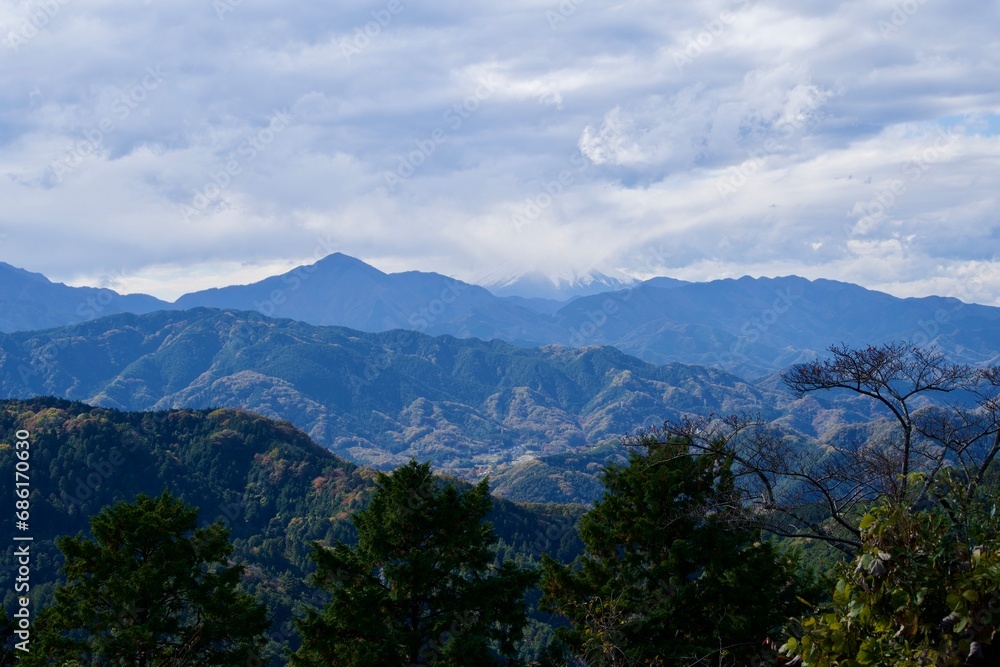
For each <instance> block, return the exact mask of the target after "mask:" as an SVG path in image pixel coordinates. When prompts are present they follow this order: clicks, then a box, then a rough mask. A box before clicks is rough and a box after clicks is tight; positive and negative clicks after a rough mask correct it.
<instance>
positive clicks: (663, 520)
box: [542, 430, 809, 666]
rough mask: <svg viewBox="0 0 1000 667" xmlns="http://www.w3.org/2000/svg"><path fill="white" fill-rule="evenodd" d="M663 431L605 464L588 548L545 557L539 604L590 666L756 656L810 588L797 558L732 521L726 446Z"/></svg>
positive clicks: (734, 499)
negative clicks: (568, 558) (564, 625)
mask: <svg viewBox="0 0 1000 667" xmlns="http://www.w3.org/2000/svg"><path fill="white" fill-rule="evenodd" d="M659 436H660V433H659V432H658V431H657V430H648V431H645V432H643V433H641V434H639V435H637V436H634V437H632V438H629V439H627V440H626V444H628V445H630V446H631V447H632V450H631V451H630V455H629V461H628V465H616V464H614V463H611V464H609V465H608V466H607V467H606V468H605V471H604V484H605V488H606V491H605V495H604V497H603V498H601V500H599V501H598V502H597V503H596V504H595V506H594V508H593V509H592V510H591V511H590V512H588V513H587V514H585V515H584V517H583V519H582V521H581V528H580V533H581V537H582V539H583V541H584V544H585V546H586V553H585V554H584V556H583V557H582V558H581V559H579V561H578V562H577V563H575V564H574V565H572V566H570V567H564V566H562V565H560V564H559V563H557V562H556V561H554V560H552V559H550V558H547V559H545V561H544V563H543V579H542V590H543V599H542V601H543V604H544V605H545V606H546V607H547V608H549V609H551V610H553V611H556V612H558V613H560V614H562V615H563V616H566V617H567V618H568V619H569V621H570V623H571V627H570V628H568V629H564V630H562V633H561V634H562V638H563V639H564V641H565V642H566V643H567V645H568V646H569V648H570V649H571V650H572V651H573V653H574V654H575V655H577V656H580V657H582V658H583V659H584V661H585V662H586V664H588V665H595V666H596V665H661V666H662V665H697V664H701V665H709V664H711V665H722V664H730V665H733V664H740V665H742V664H749V663H748V662H747V661H748V660H750V659H751V657H752V656H754V655H756V654H758V652H759V650H760V649H761V644H762V642H763V641H764V640H765V639H767V638H768V636H769V634H773V632H774V631H775V630H776V629H777V628H779V627H780V626H781V624H782V621H783V620H785V619H787V618H788V617H789V616H791V615H793V614H794V613H797V612H796V610H798V609H800V608H801V603H799V601H798V600H797V599H796V597H795V596H796V593H802V594H805V595H808V594H809V593H808V592H807V591H806V590H803V589H800V588H799V587H800V586H804V587H805V588H809V586H808V585H807V581H806V580H805V579H800V578H799V576H798V575H797V571H796V566H795V563H794V559H793V558H791V557H788V556H784V555H782V554H780V553H779V552H778V551H776V550H775V548H774V547H773V546H772V545H771V544H770V543H767V542H762V541H760V540H759V539H758V538H757V537H756V536H755V535H754V534H753V533H752V531H750V530H748V529H747V528H746V527H745V526H744V525H743V524H741V523H739V522H737V523H735V524H733V523H730V518H731V517H733V516H734V512H735V515H739V514H741V513H740V512H737V511H736V510H737V509H738V508H737V507H736V506H737V505H739V503H740V502H741V499H740V496H739V494H738V491H737V489H736V487H735V479H734V476H733V474H732V471H731V469H730V465H731V458H730V457H729V456H728V455H727V454H726V452H725V451H724V450H723V444H724V443H719V446H718V447H717V448H716V449H714V450H712V451H711V452H708V453H705V454H699V453H698V452H697V451H692V449H691V447H690V444H691V443H690V441H687V440H684V439H672V440H669V441H666V442H664V441H662V440H661V439H660V437H659ZM797 589H799V590H797Z"/></svg>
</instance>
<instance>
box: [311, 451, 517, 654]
mask: <svg viewBox="0 0 1000 667" xmlns="http://www.w3.org/2000/svg"><path fill="white" fill-rule="evenodd" d="M492 505H493V501H492V498H491V497H490V494H489V485H488V482H487V481H485V480H484V481H483V482H480V483H479V484H478V485H476V486H475V487H473V488H471V489H469V490H467V491H465V492H463V493H460V492H459V491H458V489H457V488H456V486H455V485H454V484H443V483H441V482H439V481H438V480H435V478H434V475H433V474H432V472H431V468H430V465H429V464H417V463H416V462H412V461H411V462H410V463H409V464H408V465H405V466H402V467H400V468H398V469H396V470H395V471H394V472H393V473H392V475H386V474H383V473H380V474H379V476H378V479H377V481H376V491H375V494H374V496H373V497H372V500H371V503H370V504H369V505H368V507H366V508H365V509H364V510H361V511H359V512H357V513H356V514H355V515H354V517H353V523H354V525H355V527H356V528H357V532H358V541H357V544H356V545H354V546H353V547H349V546H347V545H345V544H337V545H335V546H333V547H325V546H322V545H319V544H314V553H313V558H314V559H315V561H316V564H317V570H316V574H315V578H314V582H315V583H316V585H318V586H320V587H322V588H324V589H325V590H327V591H328V592H329V593H330V594H331V596H332V599H331V601H330V603H329V604H327V605H326V607H324V608H323V609H322V610H319V611H317V610H308V611H307V613H306V616H305V618H303V619H302V620H301V621H300V622H299V624H298V625H299V630H300V632H301V634H302V647H301V648H300V650H299V651H298V652H296V653H295V655H294V656H293V657H292V664H294V665H299V666H302V665H310V666H311V665H324V666H325V665H333V666H335V667H347V666H350V667H393V666H394V665H399V666H403V665H414V666H415V665H432V664H433V665H442V666H454V667H457V666H459V665H477V666H478V665H483V666H488V665H503V664H514V660H513V656H514V655H515V652H516V643H517V642H518V640H519V639H520V637H521V634H522V631H523V627H524V625H525V622H526V613H525V606H524V600H523V599H524V595H525V591H526V589H527V588H529V587H530V586H531V585H533V584H534V582H535V581H536V579H537V577H536V574H535V573H533V572H530V571H526V570H523V569H521V568H519V567H518V566H516V565H514V564H513V563H511V562H505V563H503V564H501V565H499V566H495V565H494V564H493V563H494V553H493V548H492V547H493V545H494V543H495V541H496V538H495V536H494V533H493V529H492V526H491V525H490V524H489V523H487V522H486V521H485V518H486V516H487V514H488V513H489V512H490V510H491V508H492Z"/></svg>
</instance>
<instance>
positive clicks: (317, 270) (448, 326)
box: [172, 253, 556, 345]
mask: <svg viewBox="0 0 1000 667" xmlns="http://www.w3.org/2000/svg"><path fill="white" fill-rule="evenodd" d="M198 306H204V307H209V308H229V309H234V310H255V311H257V312H259V313H262V314H263V315H267V316H274V317H287V318H290V319H294V320H300V321H302V322H308V323H310V324H316V325H335V326H344V327H350V328H352V329H358V330H360V331H372V332H379V331H388V330H391V329H410V330H413V331H419V332H422V333H427V334H431V335H437V334H444V333H447V334H451V335H453V336H458V337H460V338H470V337H477V338H484V339H492V338H497V339H500V340H506V341H512V342H517V343H519V344H522V345H537V344H543V343H545V342H548V341H549V340H551V339H552V338H553V337H554V336H555V335H556V332H555V330H554V325H553V324H552V323H551V322H549V321H548V318H547V317H544V316H542V317H539V315H538V312H537V311H536V310H533V309H531V308H529V307H526V305H525V304H523V303H522V302H512V301H507V300H504V299H499V298H497V297H495V296H493V295H492V294H490V293H489V292H488V291H487V290H485V289H484V288H482V287H479V286H476V285H470V284H468V283H464V282H462V281H459V280H455V279H453V278H449V277H447V276H443V275H441V274H438V273H424V272H421V271H406V272H403V273H393V274H387V273H383V272H382V271H379V270H378V269H376V268H374V267H372V266H369V265H368V264H365V263H364V262H362V261H361V260H358V259H355V258H353V257H348V256H347V255H344V254H341V253H334V254H332V255H329V256H327V257H325V258H323V259H321V260H320V261H318V262H316V263H315V264H311V265H309V266H300V267H298V268H296V269H293V270H292V271H289V272H288V273H285V274H282V275H280V276H273V277H271V278H266V279H264V280H262V281H260V282H257V283H253V284H251V285H239V286H233V287H223V288H220V289H210V290H205V291H202V292H194V293H192V294H185V295H184V296H182V297H180V298H179V299H178V300H177V301H176V302H174V304H173V306H172V307H173V308H181V309H188V308H194V307H198Z"/></svg>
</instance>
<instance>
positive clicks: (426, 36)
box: [0, 0, 1000, 305]
mask: <svg viewBox="0 0 1000 667" xmlns="http://www.w3.org/2000/svg"><path fill="white" fill-rule="evenodd" d="M0 2H2V4H0V173H2V176H3V177H2V178H0V202H2V206H0V260H2V261H6V262H8V263H10V264H13V265H15V266H19V267H23V268H27V269H30V270H32V271H38V272H41V273H44V274H45V275H47V276H49V277H50V278H52V279H55V280H60V281H64V282H69V283H72V284H104V285H108V286H112V287H114V288H116V289H118V290H119V291H144V292H147V293H152V294H155V295H157V296H160V297H163V298H174V297H176V296H178V295H179V294H181V293H183V292H186V291H190V290H193V289H198V288H204V287H209V286H217V285H225V284H232V283H238V282H249V281H251V280H255V279H259V278H261V277H264V276H266V275H269V274H273V273H275V272H277V271H280V270H284V269H288V268H291V267H292V266H295V265H297V264H301V263H304V262H311V261H313V260H315V259H317V258H319V257H321V256H323V255H325V254H328V253H329V252H333V251H341V252H344V253H347V254H349V255H353V256H356V257H359V258H361V259H364V260H365V261H367V262H369V263H371V264H374V265H375V266H377V267H379V268H381V269H383V270H386V271H397V270H407V269H421V270H433V271H438V272H441V273H446V274H449V275H454V276H457V277H461V278H464V279H467V280H473V281H475V280H479V279H482V278H483V277H484V276H487V275H498V274H504V273H511V272H519V271H526V270H530V269H544V270H552V271H567V270H574V269H575V270H587V269H599V270H604V271H612V270H620V271H624V272H627V273H629V274H632V275H635V276H638V277H648V276H652V275H670V276H674V277H678V278H686V279H689V280H705V279H714V278H720V277H735V276H741V275H744V274H750V275H768V276H774V275H787V274H798V275H804V276H806V277H810V278H819V277H824V278H834V279H840V280H847V281H851V282H856V283H860V284H862V285H865V286H867V287H871V288H876V289H882V290H885V291H889V292H892V293H895V294H899V295H904V296H909V295H925V294H931V293H936V294H946V295H952V296H958V297H960V298H963V299H965V300H968V301H977V302H980V303H990V304H997V305H1000V268H998V265H997V263H996V255H997V251H998V248H1000V214H998V210H1000V207H998V193H1000V85H998V82H1000V62H998V61H1000V2H997V1H996V0H987V1H985V2H977V3H960V4H956V3H945V2H941V1H940V0H906V1H905V2H899V1H897V0H858V1H854V2H838V1H836V0H824V1H822V2H820V1H818V0H794V1H793V0H782V1H780V2H779V1H768V0H714V1H707V2H698V3H680V2H671V3H665V2H662V1H660V0H657V1H648V2H647V1H638V0H626V1H621V2H605V1H602V0H562V2H559V1H558V0H548V1H547V0H509V1H507V2H502V3H469V2H456V1H454V0H440V1H438V2H433V3H415V2H411V0H377V1H374V2H352V3H317V2H305V1H303V0H283V1H282V2H278V1H276V0H200V1H198V2H194V1H191V0H169V1H167V0H145V2H110V1H108V0H27V1H24V0H0Z"/></svg>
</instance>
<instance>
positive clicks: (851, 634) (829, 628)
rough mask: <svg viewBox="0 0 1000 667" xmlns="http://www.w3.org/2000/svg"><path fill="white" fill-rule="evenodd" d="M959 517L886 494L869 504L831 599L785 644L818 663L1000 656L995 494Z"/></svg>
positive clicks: (972, 660) (992, 660)
mask: <svg viewBox="0 0 1000 667" xmlns="http://www.w3.org/2000/svg"><path fill="white" fill-rule="evenodd" d="M952 500H955V499H954V497H952ZM958 504H959V503H953V504H952V506H953V507H954V506H955V505H958ZM955 518H956V517H954V516H952V517H949V516H947V515H945V513H943V512H942V511H940V510H937V509H932V510H920V511H911V510H910V509H908V508H907V507H905V506H901V505H893V504H890V503H884V504H882V505H880V506H878V507H876V508H873V509H872V511H871V513H869V514H867V515H865V516H864V518H863V519H862V521H861V535H862V547H861V549H860V550H859V552H858V555H857V556H856V557H855V558H854V559H853V560H852V561H851V562H849V563H845V564H844V565H843V566H842V567H841V568H840V577H839V580H838V581H837V584H836V588H835V590H834V591H833V600H832V603H831V604H829V605H827V606H826V607H822V608H820V609H817V610H816V613H815V614H814V615H812V616H807V617H805V618H803V619H802V620H801V622H800V624H799V630H798V632H797V633H796V635H795V636H794V637H793V638H791V639H789V641H788V642H787V643H786V645H785V647H784V649H783V651H784V652H785V653H787V654H789V655H798V656H801V657H802V658H803V659H804V661H805V662H804V664H806V665H811V666H815V667H834V666H838V667H861V666H864V665H894V666H904V667H915V666H927V667H931V666H942V667H944V666H950V667H957V666H960V665H965V664H971V665H975V664H980V665H988V664H997V661H998V660H1000V653H998V652H997V646H996V644H997V643H998V633H1000V615H998V614H1000V548H998V544H997V535H1000V516H998V515H997V505H996V500H993V501H990V502H985V503H982V504H979V505H978V506H975V507H972V508H971V509H970V511H968V512H963V516H961V517H960V519H961V520H960V521H955V520H954V519H955ZM990 656H991V657H990ZM988 657H989V659H987V658H988ZM976 659H978V660H979V661H980V662H976ZM967 660H968V662H967Z"/></svg>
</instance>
